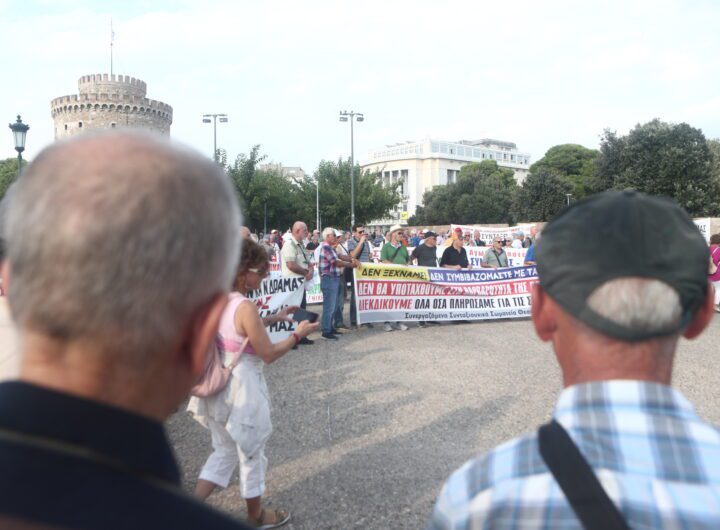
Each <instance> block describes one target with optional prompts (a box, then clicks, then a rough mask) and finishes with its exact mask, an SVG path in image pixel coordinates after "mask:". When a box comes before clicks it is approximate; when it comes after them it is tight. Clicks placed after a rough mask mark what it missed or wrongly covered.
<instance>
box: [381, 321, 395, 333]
mask: <svg viewBox="0 0 720 530" xmlns="http://www.w3.org/2000/svg"><path fill="white" fill-rule="evenodd" d="M383 329H384V330H385V331H392V330H393V327H392V326H391V325H390V322H385V324H384V325H383Z"/></svg>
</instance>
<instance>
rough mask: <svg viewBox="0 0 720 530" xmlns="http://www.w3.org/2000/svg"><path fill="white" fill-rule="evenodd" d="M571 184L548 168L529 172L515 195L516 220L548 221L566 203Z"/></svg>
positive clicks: (514, 210)
mask: <svg viewBox="0 0 720 530" xmlns="http://www.w3.org/2000/svg"><path fill="white" fill-rule="evenodd" d="M572 189H573V188H572V185H571V184H570V183H569V182H568V181H567V180H566V179H564V178H563V177H561V176H560V175H558V174H557V173H555V172H554V171H552V170H550V169H548V168H543V167H541V168H539V169H536V170H535V171H533V172H531V173H530V174H529V175H528V176H527V178H526V179H525V181H524V182H523V185H522V187H521V188H520V190H518V192H517V194H516V195H515V200H514V203H513V212H514V215H515V217H516V219H517V220H518V221H530V222H531V221H549V220H550V219H552V218H553V217H554V216H555V214H556V213H558V212H559V211H560V210H562V209H563V208H564V207H565V205H566V203H567V194H568V193H572V191H571V190H572Z"/></svg>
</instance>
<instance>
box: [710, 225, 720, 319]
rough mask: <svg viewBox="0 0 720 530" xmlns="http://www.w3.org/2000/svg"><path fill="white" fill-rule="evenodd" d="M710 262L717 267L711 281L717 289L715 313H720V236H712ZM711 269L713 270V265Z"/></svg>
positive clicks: (711, 275)
mask: <svg viewBox="0 0 720 530" xmlns="http://www.w3.org/2000/svg"><path fill="white" fill-rule="evenodd" d="M710 261H711V262H712V263H713V264H714V265H715V267H714V268H715V272H714V273H713V274H710V276H709V280H710V281H711V282H712V284H713V287H715V311H716V312H718V313H720V234H713V235H711V236H710ZM710 269H711V270H712V269H713V266H712V265H710Z"/></svg>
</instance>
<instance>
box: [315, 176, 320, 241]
mask: <svg viewBox="0 0 720 530" xmlns="http://www.w3.org/2000/svg"><path fill="white" fill-rule="evenodd" d="M315 213H316V217H317V219H315V229H316V230H317V231H318V232H320V230H321V228H320V177H319V176H318V177H315Z"/></svg>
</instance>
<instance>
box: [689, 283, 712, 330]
mask: <svg viewBox="0 0 720 530" xmlns="http://www.w3.org/2000/svg"><path fill="white" fill-rule="evenodd" d="M714 314H715V291H714V290H713V285H712V283H710V282H708V292H707V297H706V298H705V301H704V302H703V304H702V305H701V306H700V307H699V308H698V309H697V311H695V316H693V318H692V320H691V321H690V324H688V326H687V327H686V328H685V331H683V334H682V335H683V337H685V338H686V339H694V338H695V337H697V336H698V335H700V333H702V332H703V331H704V330H705V328H706V327H707V325H708V324H709V323H710V321H711V320H712V317H713V315H714Z"/></svg>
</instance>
